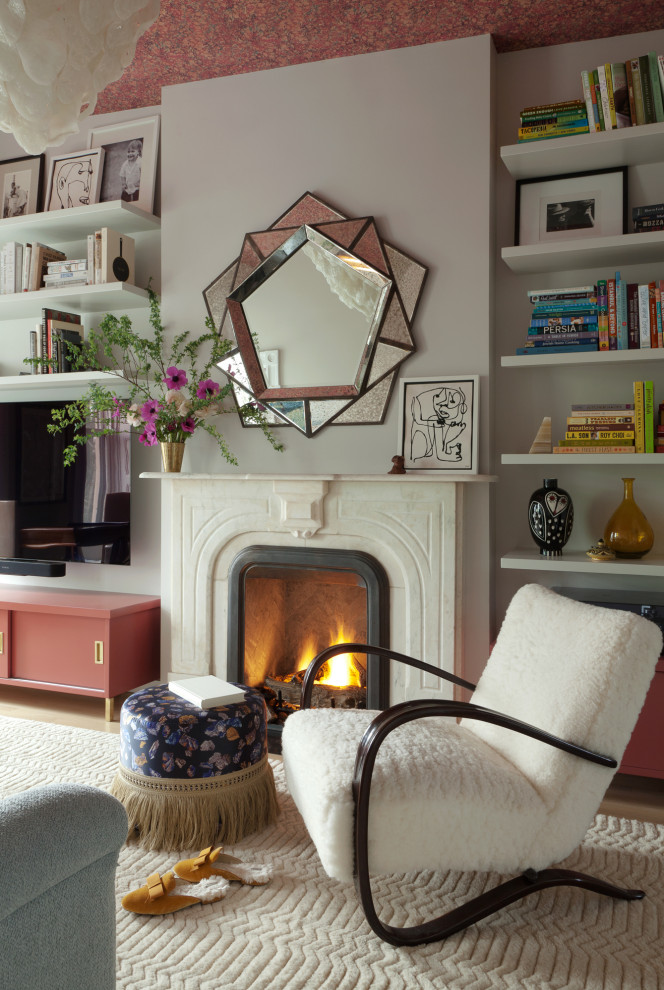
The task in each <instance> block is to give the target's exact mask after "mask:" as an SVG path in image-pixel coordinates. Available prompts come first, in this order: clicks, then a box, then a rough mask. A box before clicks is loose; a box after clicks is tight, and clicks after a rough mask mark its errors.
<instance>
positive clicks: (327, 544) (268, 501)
mask: <svg viewBox="0 0 664 990" xmlns="http://www.w3.org/2000/svg"><path fill="white" fill-rule="evenodd" d="M144 477H153V478H159V480H160V481H161V492H162V495H161V498H162V527H163V540H162V556H161V564H162V568H161V570H162V587H161V601H162V658H163V659H162V669H163V675H164V677H165V678H166V679H170V677H171V676H172V675H177V676H183V675H186V674H206V673H213V674H217V675H218V676H219V677H221V678H223V679H226V680H230V679H237V670H232V669H229V660H230V659H231V656H237V649H236V647H235V646H233V645H232V644H233V642H234V639H233V636H234V632H233V630H234V629H238V627H239V626H240V623H239V621H238V615H237V614H234V612H233V611H229V601H230V595H229V580H230V577H229V576H230V573H231V569H232V568H233V563H234V561H235V560H236V558H238V556H239V555H240V554H242V552H243V551H244V550H246V549H247V548H249V547H256V546H260V547H265V548H269V549H271V550H274V551H276V552H277V553H278V554H279V555H282V554H283V551H284V550H286V551H290V550H295V549H297V550H300V549H303V550H308V551H314V550H315V551H328V550H329V551H337V552H338V551H342V552H343V553H346V552H348V551H351V552H356V553H358V554H360V555H362V554H365V555H367V556H368V557H371V558H372V559H373V561H375V562H377V563H378V564H379V565H380V569H381V570H382V571H383V572H384V574H385V575H386V576H387V583H388V585H389V614H388V611H387V608H385V609H383V608H381V610H380V611H381V613H382V614H381V619H380V622H381V624H382V623H383V622H384V623H385V625H386V626H388V627H389V629H388V632H387V634H386V636H385V639H382V637H383V634H384V631H381V633H380V636H376V638H373V639H372V637H373V636H374V634H373V632H371V631H370V624H371V621H373V620H372V619H371V618H369V616H368V619H367V621H368V623H369V625H368V626H367V637H366V638H367V639H372V641H373V642H375V643H377V644H378V643H380V642H383V643H384V644H386V645H388V646H389V648H390V649H392V650H395V651H397V652H399V653H406V654H409V655H410V656H414V657H419V658H421V659H423V660H426V661H427V662H429V663H432V664H434V665H436V666H439V667H440V668H441V669H443V670H448V671H450V672H455V671H456V672H458V673H463V671H462V668H461V664H460V653H461V646H462V637H461V635H460V627H459V622H458V616H457V612H458V610H459V609H460V608H461V599H462V575H461V568H460V564H461V553H460V540H461V524H462V512H461V509H462V504H461V502H462V499H461V496H462V492H463V490H464V489H467V488H469V487H470V488H478V487H479V486H478V485H477V484H473V482H478V481H480V482H481V481H482V480H484V479H483V478H481V477H480V476H478V475H474V476H469V477H466V478H463V479H455V480H452V479H451V478H447V477H445V478H441V477H440V476H437V475H436V473H435V472H430V473H427V472H422V473H417V472H412V473H409V474H406V475H397V474H394V475H381V476H379V475H360V476H358V475H354V476H345V475H313V476H312V475H306V476H304V475H209V474H201V475H197V474H189V475H188V474H167V475H162V474H148V475H144ZM279 559H280V560H281V561H282V563H281V565H280V566H284V565H285V563H287V562H288V561H285V559H284V557H283V556H280V557H279ZM289 559H290V558H289ZM312 559H313V558H311V557H308V558H307V560H308V562H311V561H312ZM325 560H326V561H329V560H330V558H329V557H327V556H326V557H325ZM358 560H361V557H359V558H358ZM269 563H271V562H270V561H267V562H266V561H260V562H258V563H257V566H261V567H263V566H267V564H269ZM298 566H301V564H300V562H299V561H298ZM335 568H336V564H335V567H333V568H332V570H334V569H335ZM341 569H342V570H343V569H344V568H343V567H342V568H341ZM346 569H350V570H357V571H358V572H359V573H360V574H362V571H361V569H360V566H359V565H355V564H354V565H353V566H352V567H351V568H348V567H347V565H346ZM481 576H482V575H480V576H479V578H478V580H480V579H481ZM367 580H369V581H370V580H371V578H368V579H367ZM480 583H481V581H480ZM371 597H372V596H371V594H369V605H368V606H367V607H368V609H369V612H370V614H371V616H373V611H372V609H373V606H372V605H371ZM386 597H387V593H386ZM476 597H477V596H476ZM483 602H484V597H482V603H483ZM230 608H231V609H233V608H234V606H232V605H231V606H230ZM468 614H469V616H472V618H471V620H470V621H471V622H472V624H473V627H475V626H478V627H482V628H483V627H484V612H483V605H482V606H481V607H479V608H477V609H476V608H473V610H472V612H471V610H470V609H468ZM381 628H382V626H381ZM473 632H474V629H473ZM237 635H238V636H239V635H240V633H239V632H238V633H237ZM242 635H244V633H242ZM229 642H230V643H231V647H230V651H229ZM487 642H488V636H487ZM369 669H370V668H369ZM383 669H384V670H385V671H386V674H387V668H386V667H384V665H383ZM371 681H372V678H371V675H369V682H370V683H371ZM422 696H426V697H431V698H436V697H438V698H451V697H453V688H452V686H451V685H450V684H449V683H447V682H445V681H441V680H440V679H439V678H437V677H435V676H434V675H433V674H428V673H424V672H422V671H419V670H415V669H413V668H412V667H406V666H404V665H403V664H397V663H391V664H390V665H389V686H388V689H387V691H386V699H385V700H384V701H383V700H379V701H378V702H374V701H373V700H371V699H367V705H368V706H369V707H381V705H382V704H387V703H388V702H387V699H389V704H391V705H393V704H397V703H398V702H401V701H408V700H410V699H411V698H417V697H422Z"/></svg>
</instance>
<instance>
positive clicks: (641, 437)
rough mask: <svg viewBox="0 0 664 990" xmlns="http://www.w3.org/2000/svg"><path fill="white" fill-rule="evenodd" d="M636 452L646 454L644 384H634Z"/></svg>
mask: <svg viewBox="0 0 664 990" xmlns="http://www.w3.org/2000/svg"><path fill="white" fill-rule="evenodd" d="M633 389H634V452H635V453H636V454H645V450H646V436H645V421H644V406H643V382H634V385H633Z"/></svg>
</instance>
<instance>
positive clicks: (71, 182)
mask: <svg viewBox="0 0 664 990" xmlns="http://www.w3.org/2000/svg"><path fill="white" fill-rule="evenodd" d="M103 164H104V150H103V148H89V149H88V150H84V151H70V152H69V154H66V155H55V156H54V157H53V158H52V159H51V161H50V163H49V173H48V185H47V187H46V197H45V199H44V210H45V211H50V210H67V209H71V208H72V207H75V206H89V205H90V204H91V203H98V202H99V198H98V197H99V189H100V186H101V172H102V167H103Z"/></svg>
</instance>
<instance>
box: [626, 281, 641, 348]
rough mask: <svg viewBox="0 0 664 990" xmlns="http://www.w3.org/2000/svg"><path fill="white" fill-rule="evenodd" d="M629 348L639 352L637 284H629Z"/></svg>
mask: <svg viewBox="0 0 664 990" xmlns="http://www.w3.org/2000/svg"><path fill="white" fill-rule="evenodd" d="M626 288H627V347H628V349H629V350H632V351H633V350H638V349H639V347H640V346H641V345H640V341H639V286H638V284H637V283H636V282H628V283H627V287H626Z"/></svg>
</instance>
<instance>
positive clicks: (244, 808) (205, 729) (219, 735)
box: [111, 684, 278, 850]
mask: <svg viewBox="0 0 664 990" xmlns="http://www.w3.org/2000/svg"><path fill="white" fill-rule="evenodd" d="M239 687H241V688H243V689H244V690H245V691H246V695H245V700H244V702H240V703H236V704H232V705H223V706H220V707H219V708H209V709H202V708H198V707H197V706H196V705H192V704H190V703H189V702H188V701H185V700H184V699H183V698H180V697H179V696H178V695H176V694H174V693H173V692H172V691H169V689H168V685H167V684H160V685H158V686H157V687H149V688H145V689H144V690H142V691H137V692H136V693H135V694H132V695H131V696H130V697H129V698H127V700H126V701H125V703H124V704H123V706H122V711H121V713H120V766H119V768H118V772H117V774H116V776H115V780H114V781H113V785H112V787H111V793H112V794H113V795H114V796H115V797H117V798H118V799H119V800H120V801H122V803H123V804H124V806H125V809H126V811H127V815H128V817H129V837H130V838H132V837H136V838H138V839H139V841H140V842H141V844H142V845H144V846H145V847H146V848H147V849H169V850H171V849H199V848H203V847H205V846H209V845H212V844H214V843H215V842H226V843H229V844H232V843H234V842H238V841H239V840H240V839H242V838H243V837H244V836H245V835H248V834H249V833H250V832H256V831H258V830H259V829H262V828H265V827H266V826H267V825H271V824H272V823H273V822H274V821H275V820H276V818H277V814H278V807H277V795H276V791H275V787H274V778H273V776H272V768H271V766H270V764H269V763H268V758H267V711H266V706H265V700H264V698H263V696H262V695H261V694H260V692H258V691H254V690H253V689H251V688H248V687H245V685H242V684H241V685H239Z"/></svg>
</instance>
